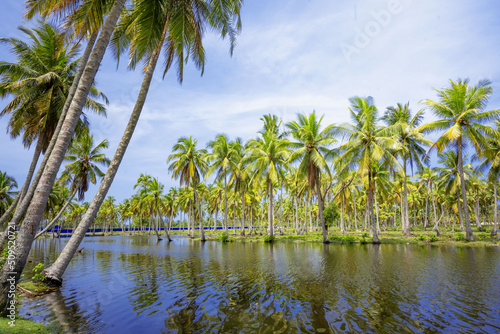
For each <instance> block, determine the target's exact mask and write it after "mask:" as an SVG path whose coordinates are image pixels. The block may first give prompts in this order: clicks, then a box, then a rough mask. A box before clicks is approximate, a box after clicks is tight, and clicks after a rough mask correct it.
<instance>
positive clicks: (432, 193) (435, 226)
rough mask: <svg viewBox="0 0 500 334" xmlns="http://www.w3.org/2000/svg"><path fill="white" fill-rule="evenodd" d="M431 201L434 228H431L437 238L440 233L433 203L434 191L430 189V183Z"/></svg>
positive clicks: (434, 202) (434, 203)
mask: <svg viewBox="0 0 500 334" xmlns="http://www.w3.org/2000/svg"><path fill="white" fill-rule="evenodd" d="M431 200H432V206H433V208H434V228H433V230H435V231H436V234H437V236H438V237H439V235H440V234H441V232H439V226H438V224H439V221H438V219H437V211H436V201H434V191H433V189H432V183H431ZM441 211H442V210H441Z"/></svg>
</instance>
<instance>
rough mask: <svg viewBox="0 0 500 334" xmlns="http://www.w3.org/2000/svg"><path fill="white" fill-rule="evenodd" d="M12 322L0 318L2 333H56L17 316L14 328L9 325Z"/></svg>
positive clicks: (42, 325)
mask: <svg viewBox="0 0 500 334" xmlns="http://www.w3.org/2000/svg"><path fill="white" fill-rule="evenodd" d="M10 321H11V320H10V319H9V318H4V317H0V333H2V334H3V333H9V334H35V333H39V334H46V333H56V332H55V331H53V330H50V329H49V328H48V327H47V326H45V325H44V324H39V323H37V322H34V321H31V320H27V319H23V318H20V317H17V316H16V321H15V323H14V326H11V325H9V322H10Z"/></svg>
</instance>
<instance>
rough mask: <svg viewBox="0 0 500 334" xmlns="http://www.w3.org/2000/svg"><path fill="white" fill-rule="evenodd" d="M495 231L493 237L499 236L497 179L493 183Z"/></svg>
mask: <svg viewBox="0 0 500 334" xmlns="http://www.w3.org/2000/svg"><path fill="white" fill-rule="evenodd" d="M493 201H494V202H493V229H492V230H491V236H496V235H497V221H498V211H497V210H498V197H497V178H496V176H495V180H494V181H493Z"/></svg>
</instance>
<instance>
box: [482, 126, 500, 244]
mask: <svg viewBox="0 0 500 334" xmlns="http://www.w3.org/2000/svg"><path fill="white" fill-rule="evenodd" d="M494 124H495V131H493V132H491V133H490V135H489V136H488V137H487V142H488V146H487V149H486V150H485V154H484V156H485V160H484V161H483V162H482V163H481V164H480V165H479V169H486V168H488V174H487V176H488V181H489V182H490V183H492V184H493V229H492V230H491V235H492V236H496V235H497V223H498V196H497V184H498V177H499V175H500V122H499V121H494Z"/></svg>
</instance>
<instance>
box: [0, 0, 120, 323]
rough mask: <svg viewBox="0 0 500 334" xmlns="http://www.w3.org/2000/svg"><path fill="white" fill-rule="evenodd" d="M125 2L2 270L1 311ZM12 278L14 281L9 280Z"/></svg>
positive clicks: (111, 19)
mask: <svg viewBox="0 0 500 334" xmlns="http://www.w3.org/2000/svg"><path fill="white" fill-rule="evenodd" d="M124 4H125V0H116V1H115V2H114V3H113V7H112V8H111V10H110V12H109V13H108V15H107V17H106V21H105V23H104V25H103V27H102V30H101V34H100V36H99V38H98V40H97V42H96V45H95V47H94V49H93V50H92V54H91V55H90V59H89V61H88V63H87V66H86V67H85V70H84V72H83V74H82V77H81V80H80V83H79V85H78V88H77V91H76V93H75V97H74V98H73V100H72V102H71V106H70V108H69V110H68V114H67V117H66V119H65V120H64V124H63V126H62V128H61V132H60V134H59V136H58V137H57V142H56V144H55V147H54V150H53V151H52V153H51V154H50V158H49V161H48V162H47V166H46V168H45V170H44V172H43V175H42V177H41V179H40V183H39V185H38V187H37V188H36V191H35V194H34V196H33V199H32V201H31V203H30V206H29V208H28V211H27V213H26V218H25V219H24V221H23V223H22V224H21V227H20V230H19V234H18V237H17V240H16V247H15V248H14V259H13V261H14V263H15V265H14V266H13V267H9V266H7V264H6V265H5V266H4V267H3V268H2V271H1V273H0V285H1V286H0V289H1V291H0V313H1V314H7V312H8V310H7V306H8V305H9V304H10V300H11V298H12V294H9V289H10V286H11V282H15V283H17V282H18V280H19V277H20V275H21V273H22V271H23V269H24V266H25V264H26V259H27V257H28V254H29V251H30V249H31V245H32V243H33V239H34V237H35V234H36V231H37V229H38V226H39V224H40V221H41V219H42V217H43V211H44V209H45V206H46V204H47V200H48V196H49V193H50V190H51V189H52V185H53V184H54V181H55V178H56V176H57V173H58V171H59V167H60V166H61V163H62V161H63V159H64V155H65V153H66V151H67V149H68V146H69V143H70V140H71V138H72V136H73V134H74V131H75V127H76V124H77V122H78V119H79V118H80V114H81V110H82V107H83V106H84V104H85V102H86V99H87V95H88V93H89V90H90V87H91V85H92V83H93V81H94V78H95V75H96V73H97V70H98V69H99V65H100V63H101V60H102V58H103V56H104V53H105V51H106V48H107V46H108V43H109V40H110V38H111V34H112V32H113V30H114V27H115V25H116V22H117V20H118V17H119V16H120V13H121V10H122V8H123V6H124ZM9 280H10V281H9Z"/></svg>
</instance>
